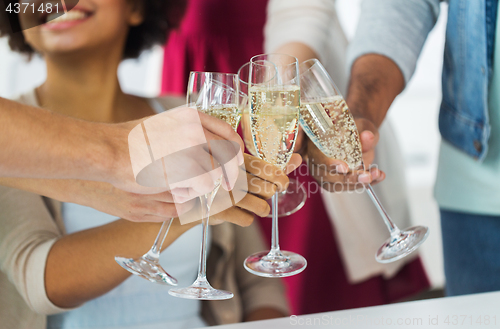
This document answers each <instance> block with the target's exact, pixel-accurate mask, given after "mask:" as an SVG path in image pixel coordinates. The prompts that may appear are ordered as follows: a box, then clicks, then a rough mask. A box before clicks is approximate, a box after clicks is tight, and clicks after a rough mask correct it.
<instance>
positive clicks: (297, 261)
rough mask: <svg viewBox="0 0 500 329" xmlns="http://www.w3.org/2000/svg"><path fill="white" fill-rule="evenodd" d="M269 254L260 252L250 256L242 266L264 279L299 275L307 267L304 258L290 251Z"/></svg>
mask: <svg viewBox="0 0 500 329" xmlns="http://www.w3.org/2000/svg"><path fill="white" fill-rule="evenodd" d="M269 254H270V252H269V251H261V252H258V253H255V254H253V255H250V256H248V257H247V259H245V262H244V263H243V266H244V267H245V269H246V270H247V271H248V272H250V273H252V274H255V275H258V276H262V277H265V278H282V277H287V276H292V275H295V274H299V273H300V272H302V271H303V270H305V268H306V266H307V261H306V259H305V258H304V257H302V256H301V255H299V254H296V253H293V252H290V251H280V252H279V253H277V254H276V255H274V256H273V255H269Z"/></svg>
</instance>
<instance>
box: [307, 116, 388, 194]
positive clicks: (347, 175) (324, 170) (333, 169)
mask: <svg viewBox="0 0 500 329" xmlns="http://www.w3.org/2000/svg"><path fill="white" fill-rule="evenodd" d="M355 121H356V126H357V127H358V130H359V131H361V134H360V141H361V146H362V151H363V162H364V165H365V170H355V171H352V170H349V167H348V166H347V164H346V163H345V162H343V161H340V160H336V159H332V158H329V157H327V156H326V155H325V154H324V153H323V152H321V151H320V150H319V149H318V148H317V147H316V145H314V143H313V142H312V141H311V140H309V139H307V158H308V165H309V172H310V173H311V175H312V176H313V178H314V179H315V180H316V181H317V182H318V184H320V186H321V187H323V188H324V189H326V190H327V191H330V192H343V191H350V190H354V189H357V188H362V187H363V184H377V183H380V182H381V181H383V180H384V178H385V173H384V172H383V171H381V170H379V169H378V168H370V166H371V164H372V162H373V159H374V157H375V146H376V144H377V142H378V139H379V135H378V129H377V128H376V127H375V125H374V124H373V123H372V122H370V121H369V120H366V119H364V118H357V119H355Z"/></svg>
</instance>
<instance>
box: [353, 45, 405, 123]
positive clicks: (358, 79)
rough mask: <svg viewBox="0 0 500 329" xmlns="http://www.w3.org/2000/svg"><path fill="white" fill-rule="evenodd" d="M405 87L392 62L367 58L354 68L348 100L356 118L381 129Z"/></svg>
mask: <svg viewBox="0 0 500 329" xmlns="http://www.w3.org/2000/svg"><path fill="white" fill-rule="evenodd" d="M404 85H405V82H404V78H403V74H402V73H401V70H400V69H399V67H398V66H397V65H396V63H394V62H393V61H392V60H391V59H389V58H387V57H385V56H381V55H376V54H368V55H364V56H361V57H359V58H358V59H357V60H356V61H355V62H354V64H353V65H352V68H351V77H350V81H349V88H348V92H347V97H346V101H347V104H348V105H349V108H350V110H351V112H352V114H353V116H354V117H362V118H365V119H367V120H369V121H371V122H372V123H373V124H375V126H377V127H379V126H380V124H382V121H383V120H384V118H385V115H386V114H387V111H388V110H389V107H390V106H391V104H392V102H393V101H394V99H395V98H396V96H397V95H398V94H399V93H400V92H401V91H402V90H403V88H404Z"/></svg>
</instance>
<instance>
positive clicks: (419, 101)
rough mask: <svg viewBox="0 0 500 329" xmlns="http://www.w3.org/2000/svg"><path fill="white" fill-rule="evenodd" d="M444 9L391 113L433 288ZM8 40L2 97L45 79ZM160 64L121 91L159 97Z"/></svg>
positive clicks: (343, 0)
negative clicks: (424, 232) (425, 230)
mask: <svg viewBox="0 0 500 329" xmlns="http://www.w3.org/2000/svg"><path fill="white" fill-rule="evenodd" d="M359 3H360V0H337V8H338V12H339V16H340V19H341V23H342V25H343V26H344V28H345V31H346V34H347V35H348V37H349V38H352V36H353V35H354V32H355V29H356V24H357V20H358V17H359ZM445 6H446V5H443V8H442V13H441V16H440V18H439V21H438V23H437V25H436V27H435V29H434V30H433V31H432V33H431V35H430V36H429V38H428V40H427V42H426V44H425V47H424V49H423V52H422V55H421V57H420V60H419V63H418V66H417V71H416V73H415V75H414V77H413V79H412V80H411V82H410V83H409V85H408V86H407V88H406V90H405V91H404V92H403V93H402V94H401V95H400V96H399V97H398V98H397V99H396V101H395V102H394V104H393V106H392V108H391V109H390V111H389V117H390V118H391V119H392V121H393V123H394V128H395V129H396V133H397V135H398V139H399V142H400V145H401V147H402V154H401V156H402V157H403V158H404V159H405V163H406V170H407V179H408V185H409V196H410V202H411V208H412V215H413V221H414V223H415V224H421V225H427V226H429V227H430V229H431V233H430V236H429V239H428V241H427V242H426V243H425V244H424V245H423V246H422V248H421V250H422V255H423V259H424V263H425V265H426V269H427V271H428V274H429V276H430V278H431V281H432V284H433V286H434V287H442V286H443V284H444V275H443V269H442V248H441V236H440V235H441V233H440V228H439V213H438V209H437V205H436V203H435V201H434V199H433V196H432V188H433V184H434V179H435V175H436V164H437V154H438V149H439V140H440V137H439V132H438V125H437V117H438V110H439V103H440V100H441V85H440V81H441V80H440V79H441V67H442V54H443V48H444V31H445V24H446V7H445ZM6 41H7V40H5V38H3V39H0V96H1V97H13V96H14V95H16V94H18V93H20V92H22V91H25V90H29V89H31V88H33V87H34V86H36V85H38V84H40V83H41V82H42V81H43V80H44V77H45V68H44V65H43V61H42V60H41V59H39V58H35V59H34V60H32V61H31V63H26V62H25V61H24V60H23V58H22V57H21V56H18V55H15V54H13V53H12V52H10V51H9V49H8V46H7V42H6ZM161 61H162V51H161V48H156V49H154V50H153V51H149V52H147V53H145V54H143V55H142V56H141V58H140V59H139V60H135V61H132V60H129V61H126V62H124V63H123V64H122V65H121V67H120V72H119V75H120V81H121V83H122V87H123V89H124V90H126V91H128V92H132V93H136V94H141V95H145V96H155V95H157V94H158V92H159V88H160V73H161ZM382 169H383V168H382ZM388 174H390V173H388Z"/></svg>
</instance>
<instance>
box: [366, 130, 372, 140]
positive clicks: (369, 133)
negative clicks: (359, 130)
mask: <svg viewBox="0 0 500 329" xmlns="http://www.w3.org/2000/svg"><path fill="white" fill-rule="evenodd" d="M364 134H365V135H366V137H367V138H369V139H373V138H375V135H374V134H373V133H372V132H371V131H369V130H367V131H365V133H364Z"/></svg>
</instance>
